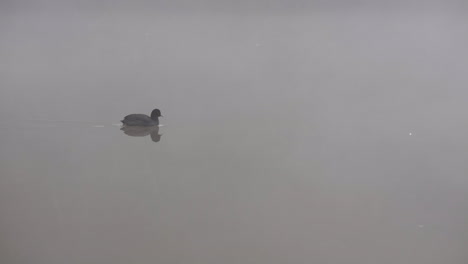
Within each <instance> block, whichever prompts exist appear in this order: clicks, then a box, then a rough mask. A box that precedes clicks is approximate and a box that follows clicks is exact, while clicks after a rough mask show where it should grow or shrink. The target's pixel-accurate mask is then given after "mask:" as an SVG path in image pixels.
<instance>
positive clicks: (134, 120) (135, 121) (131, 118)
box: [122, 114, 159, 126]
mask: <svg viewBox="0 0 468 264" xmlns="http://www.w3.org/2000/svg"><path fill="white" fill-rule="evenodd" d="M122 123H124V124H125V125H127V126H155V125H158V124H159V122H158V121H156V120H153V119H151V117H149V116H147V115H143V114H131V115H128V116H126V117H124V119H123V120H122Z"/></svg>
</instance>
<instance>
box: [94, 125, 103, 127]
mask: <svg viewBox="0 0 468 264" xmlns="http://www.w3.org/2000/svg"><path fill="white" fill-rule="evenodd" d="M94 127H104V126H103V125H95V126H94Z"/></svg>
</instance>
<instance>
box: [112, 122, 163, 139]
mask: <svg viewBox="0 0 468 264" xmlns="http://www.w3.org/2000/svg"><path fill="white" fill-rule="evenodd" d="M120 130H122V131H123V132H124V133H125V134H126V135H129V136H131V137H146V136H148V135H150V136H151V140H153V141H154V142H159V140H161V136H162V135H160V134H159V127H158V126H150V127H144V126H123V127H122V128H121V129H120Z"/></svg>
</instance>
